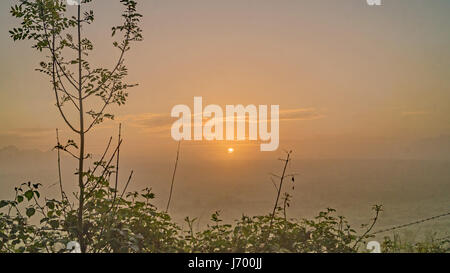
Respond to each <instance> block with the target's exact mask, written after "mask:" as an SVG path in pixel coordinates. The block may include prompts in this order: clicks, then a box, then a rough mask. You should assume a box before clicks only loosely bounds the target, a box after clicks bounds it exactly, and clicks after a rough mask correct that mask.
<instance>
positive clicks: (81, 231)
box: [78, 5, 86, 253]
mask: <svg viewBox="0 0 450 273" xmlns="http://www.w3.org/2000/svg"><path fill="white" fill-rule="evenodd" d="M81 53H82V48H81V5H78V96H79V98H78V99H79V109H80V134H79V135H80V156H79V159H78V163H79V166H78V186H79V188H80V196H79V207H78V241H79V243H80V246H81V251H82V252H83V253H84V252H86V244H85V242H84V227H83V210H84V182H83V177H84V148H85V139H84V134H85V132H84V112H83V111H84V110H83V93H82V91H83V83H82V64H81Z"/></svg>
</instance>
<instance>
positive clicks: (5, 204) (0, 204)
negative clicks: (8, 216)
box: [0, 200, 9, 208]
mask: <svg viewBox="0 0 450 273" xmlns="http://www.w3.org/2000/svg"><path fill="white" fill-rule="evenodd" d="M8 204H9V203H8V202H7V201H5V200H2V201H0V208H3V207H6V206H7V205H8Z"/></svg>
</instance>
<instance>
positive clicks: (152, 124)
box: [117, 108, 326, 132]
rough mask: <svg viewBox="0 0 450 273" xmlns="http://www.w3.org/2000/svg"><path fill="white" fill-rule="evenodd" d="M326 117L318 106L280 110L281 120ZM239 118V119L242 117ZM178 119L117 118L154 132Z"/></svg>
mask: <svg viewBox="0 0 450 273" xmlns="http://www.w3.org/2000/svg"><path fill="white" fill-rule="evenodd" d="M193 117H194V114H192V118H193ZM325 117H326V115H324V114H322V113H321V112H320V111H318V110H317V109H316V108H298V109H288V110H281V111H280V121H308V120H318V119H322V118H325ZM237 118H238V119H239V118H240V117H237ZM241 118H242V117H241ZM269 118H270V113H269ZM176 120H177V118H172V117H171V116H170V114H161V113H142V114H136V115H126V116H123V117H120V118H118V119H117V121H119V122H123V123H128V124H129V125H131V126H134V127H137V128H140V129H144V130H150V131H152V132H159V131H165V130H170V128H171V126H172V124H173V123H174V122H175V121H176ZM208 120H210V119H209V118H204V119H203V121H204V122H206V121H208ZM225 121H226V117H223V122H225Z"/></svg>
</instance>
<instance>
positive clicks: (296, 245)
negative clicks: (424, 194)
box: [0, 177, 449, 253]
mask: <svg viewBox="0 0 450 273" xmlns="http://www.w3.org/2000/svg"><path fill="white" fill-rule="evenodd" d="M89 181H91V183H89V187H88V189H89V193H90V194H89V195H88V196H89V198H88V199H87V202H86V209H85V212H84V218H85V219H86V225H85V231H84V232H85V236H86V238H87V242H88V244H87V245H88V248H87V252H90V253H109V252H115V253H118V252H120V253H140V252H145V253H157V252H165V253H166V252H169V253H172V252H192V253H193V252H208V253H209V252H221V253H222V252H239V253H244V252H251V253H252V252H258V253H260V252H291V253H292V252H293V253H297V252H313V253H324V252H325V253H333V252H358V251H365V250H364V249H365V248H364V243H363V242H364V241H367V239H369V238H370V237H371V236H370V235H368V234H364V235H361V236H358V235H357V234H356V231H355V230H353V229H352V228H351V227H350V225H349V224H348V222H347V221H346V220H345V218H344V217H339V216H336V212H335V211H334V210H333V209H328V210H326V211H324V212H321V213H320V214H319V215H318V216H317V217H315V218H314V219H309V220H308V219H304V220H294V219H288V218H286V217H285V209H286V208H278V210H277V211H278V212H277V214H276V215H275V217H273V218H272V215H271V214H270V215H265V216H255V217H248V216H243V217H242V218H241V219H239V220H236V221H235V223H234V224H233V225H229V224H223V223H222V220H221V219H220V214H219V213H215V214H213V215H212V217H211V223H210V224H209V225H208V226H207V227H206V228H205V229H203V230H200V231H195V230H194V228H193V227H194V222H195V219H189V218H186V223H187V228H186V229H182V228H180V227H179V226H178V225H176V224H175V223H173V222H172V220H171V218H170V216H169V215H168V214H166V213H164V212H159V211H158V210H157V208H156V207H154V206H153V205H152V204H151V200H152V199H153V198H154V194H153V193H152V192H151V190H150V189H145V190H144V191H142V192H131V193H128V194H125V193H124V192H123V193H119V192H117V190H115V189H114V188H113V187H111V186H110V185H109V182H108V181H106V180H98V179H96V178H93V177H91V178H90V179H89ZM40 186H41V185H40V184H32V183H25V184H23V185H21V187H19V188H16V189H15V192H16V195H15V198H14V200H10V201H6V200H4V201H0V207H1V211H0V253H1V252H3V253H17V252H19V253H24V252H25V253H26V252H32V253H36V252H44V253H55V252H67V251H69V250H67V249H66V245H67V243H69V242H70V241H76V238H78V234H77V232H78V229H77V210H76V209H73V208H72V205H71V204H70V202H69V201H68V199H65V200H64V201H57V200H54V199H44V198H42V197H41V196H40V194H39V188H40ZM374 209H376V210H378V211H379V210H380V207H378V206H377V207H375V208H374ZM376 212H377V211H376ZM446 243H448V242H440V243H438V242H434V243H433V244H425V243H424V244H416V245H413V246H412V245H408V246H406V245H402V244H401V242H399V240H398V238H397V239H394V240H390V239H386V241H385V242H384V244H383V249H384V250H385V251H386V252H401V251H406V252H445V251H449V249H448V247H447V248H445V245H446Z"/></svg>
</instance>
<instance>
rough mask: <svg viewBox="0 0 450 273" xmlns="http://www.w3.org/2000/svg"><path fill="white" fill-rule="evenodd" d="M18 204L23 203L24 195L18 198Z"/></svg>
mask: <svg viewBox="0 0 450 273" xmlns="http://www.w3.org/2000/svg"><path fill="white" fill-rule="evenodd" d="M17 202H18V203H19V204H20V203H22V202H23V196H22V195H19V196H17Z"/></svg>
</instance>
